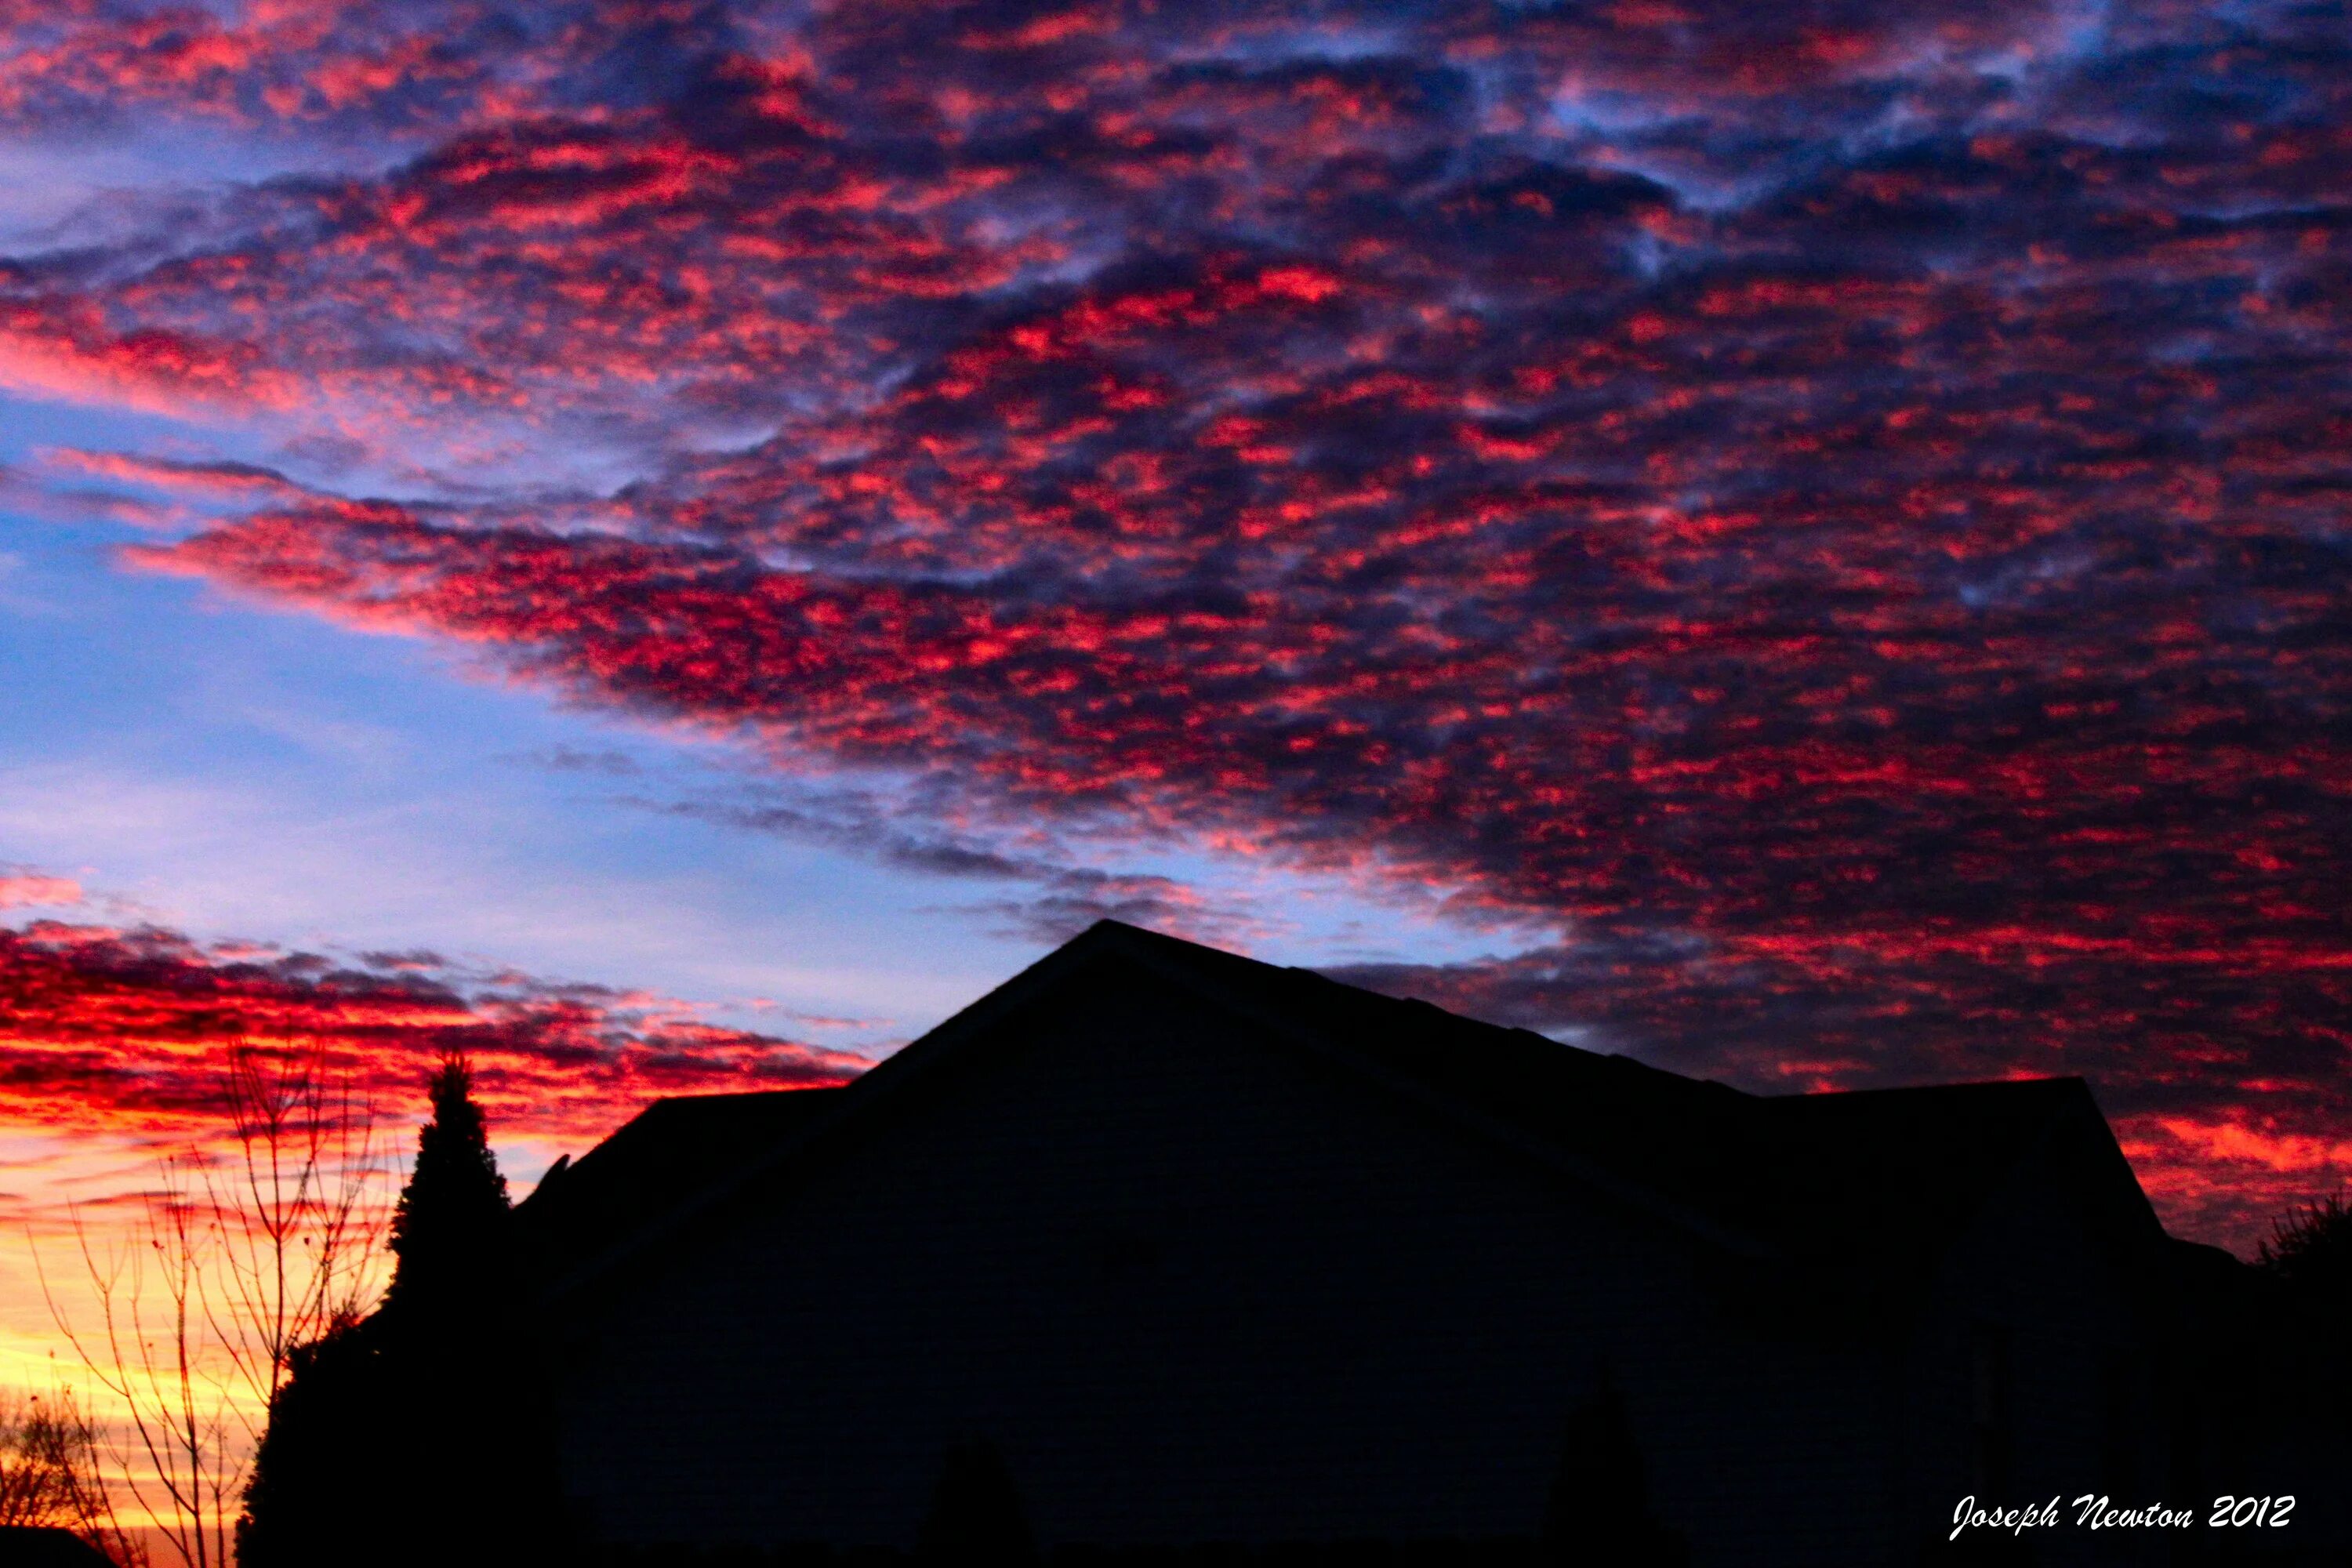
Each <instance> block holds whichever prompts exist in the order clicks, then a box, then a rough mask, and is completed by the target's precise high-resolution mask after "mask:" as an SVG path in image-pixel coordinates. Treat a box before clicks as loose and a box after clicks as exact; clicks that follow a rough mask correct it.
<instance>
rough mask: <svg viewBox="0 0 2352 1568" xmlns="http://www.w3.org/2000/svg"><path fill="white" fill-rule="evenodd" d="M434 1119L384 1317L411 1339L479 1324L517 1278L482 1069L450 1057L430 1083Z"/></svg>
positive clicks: (399, 1227)
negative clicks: (477, 1083) (485, 1112)
mask: <svg viewBox="0 0 2352 1568" xmlns="http://www.w3.org/2000/svg"><path fill="white" fill-rule="evenodd" d="M430 1089H431V1094H432V1100H433V1119H432V1120H431V1121H427V1122H426V1123H425V1126H424V1128H423V1129H422V1130H421V1131H419V1132H418V1133H417V1135H416V1165H415V1169H414V1170H412V1171H411V1172H410V1173H409V1176H408V1185H407V1186H405V1187H404V1188H403V1189H402V1190H401V1194H400V1202H399V1205H397V1206H396V1207H395V1208H394V1210H393V1215H392V1254H393V1257H394V1259H396V1262H395V1263H394V1268H393V1275H392V1285H391V1288H390V1289H387V1290H385V1291H384V1295H383V1319H384V1321H385V1323H386V1325H387V1327H388V1328H389V1330H390V1331H391V1332H392V1333H393V1334H394V1337H395V1338H396V1339H399V1340H402V1341H406V1342H420V1341H423V1340H428V1339H434V1338H438V1337H441V1336H443V1335H447V1334H456V1335H458V1336H460V1337H464V1336H467V1335H469V1334H472V1333H474V1332H478V1331H479V1330H480V1328H481V1327H482V1322H483V1317H484V1314H485V1313H486V1312H491V1313H494V1312H496V1311H497V1310H499V1306H500V1304H501V1303H502V1302H503V1300H504V1299H505V1297H506V1295H507V1293H508V1291H509V1289H510V1287H511V1285H512V1279H511V1273H510V1267H511V1263H510V1260H511V1258H512V1247H510V1246H509V1227H510V1225H511V1215H512V1207H513V1205H512V1204H511V1203H510V1201H509V1198H508V1196H507V1179H506V1177H504V1176H502V1175H500V1174H499V1163H498V1158H497V1156H496V1155H494V1154H492V1153H491V1152H490V1143H489V1135H488V1127H487V1126H486V1125H485V1123H484V1121H483V1119H482V1109H481V1107H480V1106H478V1105H476V1104H475V1103H474V1074H473V1069H472V1068H471V1067H470V1066H469V1065H468V1064H467V1060H466V1058H464V1057H463V1056H458V1055H451V1056H447V1057H444V1058H442V1060H441V1066H440V1068H439V1070H438V1071H436V1073H435V1074H434V1075H433V1080H432V1083H431V1085H430Z"/></svg>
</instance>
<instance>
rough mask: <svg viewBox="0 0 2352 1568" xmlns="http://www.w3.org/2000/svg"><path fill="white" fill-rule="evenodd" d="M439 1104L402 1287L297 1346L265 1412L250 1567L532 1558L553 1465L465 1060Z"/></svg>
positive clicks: (413, 1210) (409, 1194) (421, 1169)
mask: <svg viewBox="0 0 2352 1568" xmlns="http://www.w3.org/2000/svg"><path fill="white" fill-rule="evenodd" d="M428 1088H429V1092H430V1095H431V1099H432V1105H433V1114H432V1118H431V1120H429V1121H426V1122H425V1125H424V1127H423V1128H422V1129H421V1130H420V1131H419V1132H418V1134H417V1140H416V1163H415V1167H414V1168H413V1169H412V1170H411V1172H410V1173H409V1178H408V1184H407V1185H406V1186H405V1187H404V1188H403V1189H402V1191H401V1194H400V1201H399V1204H398V1205H397V1206H396V1207H395V1209H394V1214H393V1222H392V1241H391V1247H392V1252H393V1256H394V1258H395V1260H396V1261H395V1263H394V1269H393V1278H392V1283H391V1285H390V1286H389V1287H387V1288H386V1289H385V1291H384V1297H383V1304H382V1305H381V1306H380V1307H379V1308H378V1309H377V1310H376V1311H375V1313H374V1315H373V1316H372V1317H370V1318H368V1319H366V1320H365V1321H362V1322H358V1323H348V1324H341V1325H338V1326H337V1327H336V1328H335V1329H334V1330H332V1331H331V1332H329V1333H328V1334H327V1335H325V1336H324V1337H322V1338H321V1339H320V1340H319V1341H317V1342H314V1343H312V1344H310V1345H308V1346H305V1347H303V1348H302V1349H301V1350H300V1351H299V1352H298V1353H297V1355H296V1356H295V1358H294V1359H293V1362H292V1363H291V1365H290V1367H289V1372H290V1373H291V1375H290V1376H289V1379H288V1381H287V1383H286V1384H285V1386H284V1387H282V1388H281V1389H280V1390H279V1391H278V1396H277V1397H276V1398H274V1399H273V1400H272V1401H271V1404H270V1418H269V1426H268V1430H267V1432H266V1433H265V1434H264V1436H263V1438H262V1443H261V1448H260V1451H259V1452H258V1453H257V1455H256V1457H255V1468H254V1473H253V1478H252V1480H251V1482H250V1484H249V1485H248V1487H247V1493H246V1509H245V1514H244V1517H243V1518H241V1519H240V1520H239V1521H238V1528H237V1541H238V1550H239V1552H240V1561H241V1562H242V1563H243V1564H244V1565H245V1568H298V1565H299V1568H313V1565H316V1564H320V1563H339V1564H345V1565H350V1568H362V1565H364V1568H373V1565H377V1564H392V1563H401V1564H414V1563H425V1562H431V1563H435V1564H436V1565H439V1568H465V1565H470V1564H474V1563H483V1564H488V1563H515V1562H520V1561H525V1560H526V1559H525V1558H524V1557H523V1556H519V1555H518V1554H517V1553H518V1552H519V1550H520V1547H521V1545H522V1542H523V1537H524V1535H525V1533H526V1532H527V1531H528V1530H529V1529H530V1525H531V1523H532V1522H533V1521H535V1519H536V1514H537V1508H538V1505H539V1504H540V1501H541V1499H540V1498H539V1496H538V1484H537V1483H538V1478H539V1476H540V1473H541V1470H542V1469H543V1468H544V1462H545V1456H543V1455H541V1453H539V1452H538V1451H537V1450H538V1447H539V1444H538V1441H537V1439H538V1437H539V1436H540V1434H539V1429H538V1423H537V1421H536V1420H535V1419H534V1418H533V1416H532V1414H531V1412H532V1410H533V1408H534V1407H533V1405H532V1402H531V1397H530V1395H531V1393H532V1389H531V1386H530V1378H529V1376H528V1373H527V1372H526V1371H524V1370H523V1367H522V1363H523V1360H524V1358H521V1357H519V1356H517V1355H516V1354H514V1353H513V1347H514V1344H515V1342H516V1337H517V1336H516V1333H515V1329H516V1321H515V1302H514V1296H515V1290H516V1284H517V1281H516V1278H515V1275H514V1272H513V1268H512V1263H511V1258H512V1253H513V1248H512V1246H511V1236H510V1231H511V1226H512V1224H513V1218H512V1205H511V1204H510V1202H509V1198H508V1195H507V1184H506V1178H505V1177H504V1176H502V1175H500V1174H499V1168H498V1160H497V1157H496V1156H495V1155H493V1154H492V1153H491V1152H490V1147H489V1140H488V1128H487V1126H486V1124H485V1122H484V1120H483V1117H482V1111H481V1108H480V1106H478V1105H477V1104H476V1103H475V1101H474V1098H473V1072H472V1068H471V1067H470V1066H469V1065H468V1064H467V1060H466V1058H464V1057H463V1056H457V1055H452V1056H448V1057H445V1058H442V1060H441V1063H440V1065H439V1067H438V1068H436V1071H435V1073H434V1075H433V1078H432V1079H431V1082H430V1084H429V1086H428Z"/></svg>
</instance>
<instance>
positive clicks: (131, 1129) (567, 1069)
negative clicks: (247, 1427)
mask: <svg viewBox="0 0 2352 1568" xmlns="http://www.w3.org/2000/svg"><path fill="white" fill-rule="evenodd" d="M239 1046H249V1047H257V1048H259V1049H261V1050H264V1051H268V1052H278V1053H285V1052H295V1053H308V1052H312V1051H316V1052H319V1053H320V1055H321V1057H322V1058H323V1060H324V1062H325V1064H326V1066H327V1067H328V1068H329V1069H330V1070H331V1073H333V1074H334V1075H335V1076H336V1077H337V1078H338V1079H346V1080H348V1081H349V1083H350V1084H351V1086H352V1089H353V1091H354V1092H355V1093H356V1094H358V1095H360V1096H361V1097H362V1098H364V1099H366V1100H372V1101H373V1103H375V1104H376V1105H377V1106H378V1107H379V1108H381V1112H382V1114H383V1116H384V1117H385V1118H386V1119H388V1121H391V1122H393V1123H394V1124H404V1123H405V1122H406V1121H408V1120H409V1119H410V1117H411V1116H412V1114H414V1113H415V1112H416V1111H417V1110H418V1109H419V1108H420V1107H421V1105H422V1103H423V1096H424V1084H425V1079H426V1078H427V1077H428V1076H429V1075H430V1074H431V1072H432V1070H433V1066H434V1064H435V1062H436V1060H437V1059H438V1058H439V1057H440V1056H441V1055H442V1054H443V1053H445V1052H448V1051H463V1052H465V1053H466V1054H467V1056H468V1057H469V1058H471V1060H472V1061H473V1063H474V1065H475V1068H476V1072H477V1077H478V1080H479V1083H480V1098H481V1099H482V1100H483V1103H484V1105H485V1107H486V1109H487V1110H488V1114H489V1117H490V1120H491V1121H492V1123H493V1125H494V1127H495V1129H496V1131H497V1132H498V1134H499V1136H500V1137H501V1138H518V1137H520V1138H535V1139H540V1140H570V1141H572V1142H582V1141H588V1140H593V1139H595V1138H598V1137H601V1136H603V1135H604V1133H605V1132H607V1131H610V1130H611V1129H612V1127H613V1126H614V1124H615V1123H616V1122H617V1121H621V1120H625V1118H626V1117H627V1116H628V1115H629V1114H630V1113H631V1112H632V1111H633V1110H635V1108H636V1107H637V1106H639V1105H641V1104H643V1103H644V1102H645V1101H646V1100H651V1099H654V1098H656V1096H659V1095H665V1094H689V1093H714V1092H725V1091H730V1090H742V1089H790V1088H795V1087H800V1086H803V1085H814V1084H829V1083H838V1082H841V1081H843V1080H844V1079H848V1078H850V1077H852V1076H854V1075H855V1074H856V1072H857V1071H859V1070H860V1069H862V1068H864V1067H865V1065H866V1063H865V1062H864V1061H863V1060H862V1059H861V1058H856V1057H853V1056H849V1055H846V1054H844V1053H841V1052H837V1051H830V1050H825V1049H823V1048H821V1047H814V1046H808V1045H803V1044H800V1043H798V1042H794V1041H791V1040H786V1039H780V1038H777V1037H771V1036H767V1035H761V1034H755V1033H751V1032H748V1031H744V1030H740V1029H729V1028H722V1027H718V1026H712V1025H710V1024H709V1023H706V1022H703V1021H701V1020H699V1019H698V1018H697V1017H696V1016H694V1013H693V1011H692V1010H691V1009H690V1008H688V1007H687V1006H685V1005H682V1004H679V1003H677V1002H673V1001H670V1000H668V999H667V998H663V997H658V996H649V995H646V994H637V993H628V992H618V991H614V990H612V989H610V988H607V987H604V986H597V985H581V984H549V983H546V982H543V981H539V980H534V979H533V978H532V977H530V976H528V975H523V974H518V973H493V974H478V973H469V972H467V970H466V969H464V968H463V967H462V966H460V965H457V964H453V963H450V962H449V961H447V960H446V959H443V958H441V957H440V956H438V955H436V954H434V953H369V954H364V955H362V956H360V957H358V958H357V959H354V960H350V961H345V962H341V963H338V962H336V961H333V960H331V959H329V958H326V957H323V956H321V955H320V954H317V953H308V952H285V951H282V950H279V949H276V948H270V947H263V946H256V945H254V944H250V943H238V942H223V943H211V944H205V943H199V942H194V941H191V940H190V939H188V938H187V937H185V936H184V935H182V934H180V933H178V932H175V931H167V930H164V929H162V928H159V927H153V926H145V927H137V928H131V929H117V928H113V927H108V926H100V925H89V924H69V923H66V922H63V921H32V922H28V923H27V924H26V925H25V926H23V927H22V928H21V929H16V930H10V929H6V928H0V1121H5V1122H6V1123H8V1124H10V1125H14V1126H17V1127H29V1128H39V1129H43V1130H50V1131H92V1132H107V1133H114V1134H123V1133H128V1134H131V1135H133V1136H142V1137H152V1138H155V1139H158V1140H161V1141H163V1142H165V1143H166V1144H171V1143H175V1142H178V1141H180V1140H183V1139H194V1140H197V1141H209V1140H212V1139H214V1138H216V1137H218V1136H220V1135H221V1133H222V1131H223V1128H224V1126H225V1110H224V1107H223V1101H222V1098H221V1096H222V1089H223V1084H224V1078H223V1074H224V1071H225V1068H226V1064H227V1061H228V1055H229V1052H230V1050H231V1048H232V1047H239ZM394 1141H395V1142H398V1141H399V1140H398V1139H397V1138H395V1140H394Z"/></svg>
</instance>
